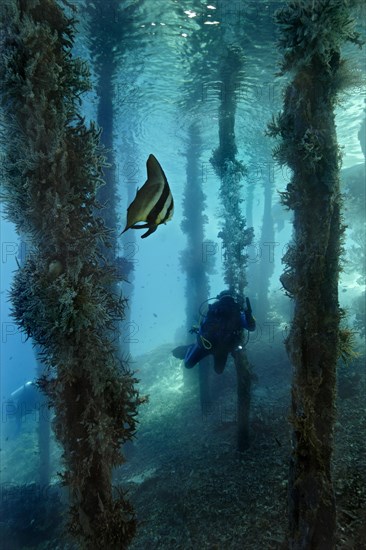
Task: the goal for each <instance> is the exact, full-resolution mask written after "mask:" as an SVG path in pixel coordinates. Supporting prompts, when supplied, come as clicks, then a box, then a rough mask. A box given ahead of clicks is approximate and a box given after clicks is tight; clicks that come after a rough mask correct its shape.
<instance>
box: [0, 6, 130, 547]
mask: <svg viewBox="0 0 366 550" xmlns="http://www.w3.org/2000/svg"><path fill="white" fill-rule="evenodd" d="M61 4H62V5H63V6H64V9H65V10H70V9H71V5H70V4H69V3H68V2H66V0H65V1H62V2H59V3H58V2H56V1H55V0H27V1H26V2H24V1H21V0H5V2H3V4H2V10H1V18H2V29H3V30H2V34H1V36H0V39H1V56H0V79H1V81H2V90H1V104H2V109H3V113H4V120H5V128H4V137H5V140H4V142H5V143H4V145H5V149H6V164H5V178H4V182H3V190H2V195H3V200H4V202H5V209H6V213H7V216H8V218H9V219H10V220H11V221H12V222H14V224H15V225H16V228H17V230H18V231H19V233H22V234H26V235H27V236H28V237H29V240H30V243H31V251H30V253H29V254H28V257H27V259H26V261H25V262H24V264H23V265H22V266H21V268H20V269H19V270H18V272H17V273H16V276H15V280H14V283H13V288H12V293H11V294H12V304H13V314H14V317H15V319H16V320H17V322H18V324H19V326H20V327H21V328H22V329H23V330H24V331H25V332H26V334H27V335H28V336H30V337H32V339H33V340H34V341H35V342H36V343H37V344H38V346H40V348H41V350H42V353H41V356H42V359H43V362H44V364H45V366H46V367H47V369H48V371H49V374H50V376H46V377H44V378H43V379H42V380H40V385H41V387H42V388H43V389H44V391H45V392H46V393H47V395H48V396H49V398H50V401H51V404H52V406H53V407H54V409H55V414H56V417H55V425H54V428H55V433H56V436H57V439H58V440H59V442H60V443H61V444H62V446H63V449H64V453H63V457H64V466H65V470H64V473H63V474H62V476H63V480H64V482H65V484H66V485H67V486H68V487H69V494H70V516H69V529H70V532H71V533H72V534H73V535H74V536H75V537H76V539H77V541H78V544H79V547H80V548H93V549H96V548H111V549H113V548H115V549H117V548H118V549H120V548H125V547H126V546H127V545H128V543H129V542H130V540H131V538H132V536H133V533H134V530H135V519H134V513H133V510H132V508H131V506H130V504H129V503H128V502H127V501H126V500H125V496H124V494H123V492H122V491H121V490H120V491H119V492H118V493H117V494H115V493H114V491H112V483H111V482H112V469H113V467H114V466H116V465H118V464H121V463H122V462H123V456H122V455H121V452H120V447H121V444H122V443H123V442H124V441H126V440H127V439H129V438H131V436H132V435H133V433H134V430H135V415H136V406H137V404H138V402H139V399H138V395H137V392H136V390H135V387H134V382H135V380H134V378H133V376H132V375H131V373H130V372H129V371H128V368H127V365H125V364H122V363H121V361H120V360H119V359H118V353H117V350H116V349H115V347H114V344H113V341H112V340H111V334H112V333H113V329H114V327H115V324H116V321H117V320H118V319H121V318H123V313H124V299H123V298H122V297H120V296H117V295H115V294H113V292H112V291H111V290H110V289H112V288H113V286H114V284H115V283H116V281H117V277H116V274H115V270H114V268H112V267H111V266H109V265H108V263H107V262H106V260H105V259H104V257H103V255H102V254H101V250H102V249H103V247H104V246H105V245H106V244H108V241H109V231H108V230H107V229H106V228H105V226H104V223H103V221H102V220H101V218H100V217H98V215H97V211H98V207H99V205H98V203H97V201H96V192H97V189H98V187H99V186H100V185H102V184H103V182H102V179H101V176H102V166H103V152H102V150H101V149H100V146H99V130H98V129H97V128H96V127H95V126H94V125H93V124H91V125H90V127H87V126H86V124H85V122H84V120H83V118H82V117H81V116H80V114H79V111H78V109H79V102H80V95H81V94H82V93H83V92H84V91H86V90H87V89H88V88H89V82H88V69H87V67H86V65H85V64H84V63H83V62H82V61H80V60H79V59H75V58H73V57H72V53H71V48H72V45H73V32H74V31H73V21H72V19H71V17H68V16H67V15H66V12H65V11H63V9H61V7H60V5H61Z"/></svg>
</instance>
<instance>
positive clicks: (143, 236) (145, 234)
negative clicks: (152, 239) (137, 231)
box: [141, 225, 158, 239]
mask: <svg viewBox="0 0 366 550" xmlns="http://www.w3.org/2000/svg"><path fill="white" fill-rule="evenodd" d="M157 228H158V226H157V225H150V227H149V231H146V233H144V234H143V235H141V239H146V237H148V236H149V235H151V233H154V232H155V231H156V230H157Z"/></svg>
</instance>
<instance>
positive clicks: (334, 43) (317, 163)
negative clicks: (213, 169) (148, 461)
mask: <svg viewBox="0 0 366 550" xmlns="http://www.w3.org/2000/svg"><path fill="white" fill-rule="evenodd" d="M349 4H350V3H349V2H346V1H343V0H318V1H317V2H310V1H302V0H301V1H297V2H289V3H288V4H287V5H285V6H284V7H283V8H282V9H281V10H279V11H278V12H277V14H276V19H277V23H278V24H279V27H280V31H281V34H280V46H281V48H282V49H283V52H284V57H283V63H282V71H283V72H286V71H289V72H291V74H292V75H293V78H292V81H291V83H290V84H289V85H288V87H287V89H286V93H285V100H284V108H283V111H282V112H281V113H280V115H279V116H278V118H275V119H274V120H273V122H272V124H270V126H269V133H270V134H271V135H274V136H280V137H281V142H280V144H279V145H278V147H277V148H276V150H275V157H276V158H277V160H278V161H279V162H280V163H283V164H287V165H288V166H289V167H290V168H291V170H292V172H293V175H292V178H291V181H290V183H289V184H288V185H287V190H286V192H285V193H283V203H284V204H285V205H286V206H287V207H288V208H289V209H291V210H293V211H294V241H293V243H292V244H291V245H290V247H289V248H288V250H287V252H286V254H285V257H284V261H285V262H286V270H285V273H284V275H283V276H282V277H281V281H282V284H283V286H284V288H285V290H286V291H287V293H288V294H289V295H290V296H292V297H293V299H294V302H295V312H294V319H293V322H292V327H291V331H290V334H289V337H288V339H287V342H286V345H287V350H288V353H289V356H290V358H291V361H292V364H293V366H294V380H293V386H292V415H291V420H292V425H293V455H292V461H291V468H290V483H289V510H290V547H291V548H296V549H298V548H322V549H328V548H329V549H331V548H334V547H335V527H336V514H335V498H334V491H333V484H332V476H331V471H332V470H331V459H332V452H333V430H334V422H335V413H336V411H335V397H336V365H337V358H338V348H339V341H340V340H339V338H340V333H339V321H340V317H341V311H340V308H339V304H338V277H339V270H340V265H339V257H340V253H341V246H342V232H343V227H342V218H341V198H340V189H339V169H340V151H339V148H338V145H337V136H336V126H335V114H334V110H335V105H336V102H337V96H338V94H339V92H340V91H341V90H342V89H343V88H344V87H346V86H347V84H348V83H349V76H350V74H351V73H350V72H348V70H347V64H346V63H345V61H344V60H343V59H342V57H341V51H340V48H341V45H342V44H343V43H344V42H345V41H347V40H348V41H351V42H356V43H359V40H358V36H357V34H356V33H355V32H354V30H353V21H352V18H351V15H350V11H349Z"/></svg>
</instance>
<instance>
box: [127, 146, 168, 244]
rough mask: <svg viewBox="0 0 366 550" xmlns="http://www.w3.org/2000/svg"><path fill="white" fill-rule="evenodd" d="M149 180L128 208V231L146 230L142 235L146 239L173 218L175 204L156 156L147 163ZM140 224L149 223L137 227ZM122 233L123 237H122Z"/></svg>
mask: <svg viewBox="0 0 366 550" xmlns="http://www.w3.org/2000/svg"><path fill="white" fill-rule="evenodd" d="M146 168H147V180H146V182H145V183H144V185H143V186H142V187H141V189H138V190H137V193H136V197H135V198H134V200H133V201H132V203H131V204H130V206H129V207H128V208H127V223H126V227H125V229H124V230H123V231H122V233H124V232H125V231H127V229H145V228H146V227H147V228H148V231H147V232H146V233H144V234H143V235H141V238H142V239H145V238H146V237H148V236H149V235H151V233H154V231H156V229H157V227H158V225H160V224H162V223H166V222H167V221H169V220H170V219H171V218H172V216H173V210H174V202H173V197H172V194H171V191H170V188H169V184H168V181H167V179H166V176H165V174H164V172H163V169H162V167H161V166H160V164H159V162H158V161H157V159H156V158H155V157H154V155H150V156H149V158H148V159H147V162H146ZM139 222H147V223H144V224H141V225H137V224H138V223H139ZM122 233H121V235H122Z"/></svg>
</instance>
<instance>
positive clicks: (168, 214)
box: [161, 197, 174, 223]
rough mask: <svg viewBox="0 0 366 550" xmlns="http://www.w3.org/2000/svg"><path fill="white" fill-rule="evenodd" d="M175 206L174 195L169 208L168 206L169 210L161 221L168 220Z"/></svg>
mask: <svg viewBox="0 0 366 550" xmlns="http://www.w3.org/2000/svg"><path fill="white" fill-rule="evenodd" d="M173 206H174V203H173V197H172V202H171V203H170V205H169V208H168V210H167V211H166V214H165V216H164V219H163V220H161V223H164V222H166V220H167V219H168V218H169V216H170V212H171V211H172V210H173Z"/></svg>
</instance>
